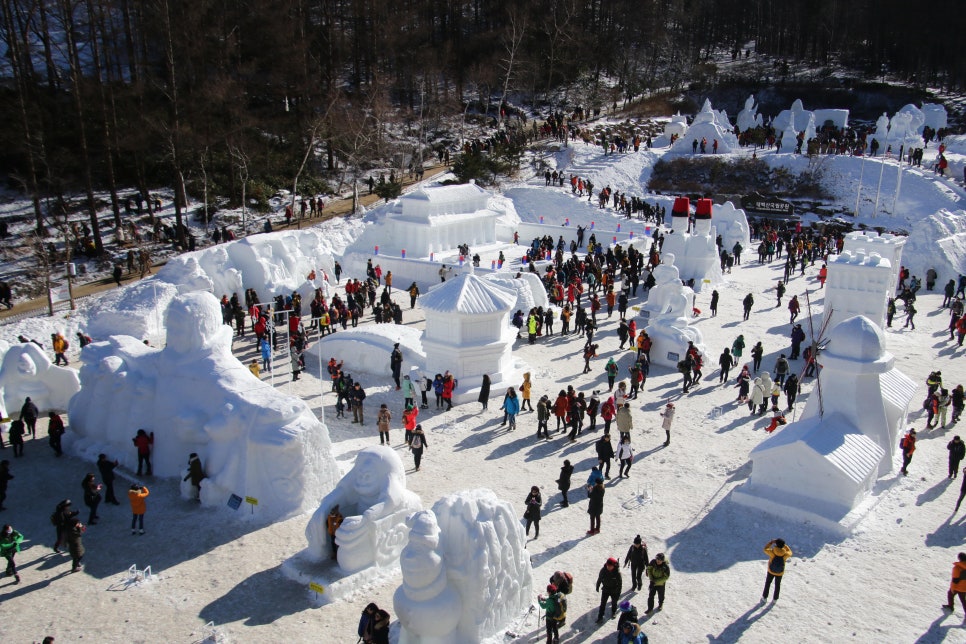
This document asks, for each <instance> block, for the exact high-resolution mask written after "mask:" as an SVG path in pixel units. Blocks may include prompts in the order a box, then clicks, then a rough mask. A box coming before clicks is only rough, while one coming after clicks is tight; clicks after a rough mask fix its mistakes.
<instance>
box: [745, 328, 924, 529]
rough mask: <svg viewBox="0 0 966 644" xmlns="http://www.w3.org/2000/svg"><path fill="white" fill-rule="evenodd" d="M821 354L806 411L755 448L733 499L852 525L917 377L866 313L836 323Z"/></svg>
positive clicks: (883, 468) (894, 440) (887, 455)
mask: <svg viewBox="0 0 966 644" xmlns="http://www.w3.org/2000/svg"><path fill="white" fill-rule="evenodd" d="M829 338H830V342H829V344H828V349H827V350H826V351H824V352H823V353H822V357H821V362H822V365H823V369H822V371H821V372H820V373H819V382H820V386H821V389H822V391H824V392H825V395H824V396H823V397H822V398H821V400H820V399H819V396H818V392H817V391H813V392H812V393H811V394H810V395H809V397H808V401H807V402H806V404H805V409H804V411H803V412H802V417H801V419H800V420H798V421H797V422H794V423H791V424H790V425H788V426H787V427H785V428H784V429H783V430H781V431H780V432H778V433H777V434H775V435H773V436H771V437H769V438H768V439H766V440H765V441H764V442H762V443H761V444H760V445H759V446H758V447H756V448H755V449H754V450H752V452H751V460H752V464H753V465H752V472H751V477H750V479H749V480H748V482H747V483H746V484H745V485H743V486H742V487H741V488H739V489H737V490H736V491H735V494H734V499H735V501H737V502H739V503H742V504H745V505H750V506H753V507H757V508H760V509H763V510H765V511H768V512H771V513H774V514H778V515H780V516H783V517H786V518H787V517H789V516H791V517H796V518H798V519H801V520H808V521H813V522H815V523H817V524H819V525H823V526H825V527H828V528H831V529H833V530H836V531H838V532H842V531H846V532H847V531H848V529H849V528H850V527H852V526H854V524H855V522H856V521H857V519H858V518H861V517H860V516H856V515H857V514H861V513H860V512H859V511H858V510H857V507H858V506H861V504H862V502H863V501H864V500H865V498H866V496H867V495H868V493H869V491H870V490H871V489H872V486H873V484H874V483H875V481H876V478H877V477H879V476H883V475H886V474H888V473H889V472H890V471H891V469H892V467H893V463H894V459H893V456H894V455H895V450H896V446H897V444H898V439H899V435H900V433H901V431H902V429H903V428H904V426H905V420H906V413H907V410H908V406H909V403H910V401H911V400H912V397H913V395H914V394H915V391H916V384H915V383H914V382H913V381H912V380H910V379H909V378H908V377H907V376H906V375H905V374H903V373H902V372H900V371H899V370H898V369H896V368H895V366H894V365H895V358H894V356H892V355H891V354H889V353H887V352H886V350H885V337H884V335H883V333H882V330H881V329H880V328H879V327H878V326H876V325H875V324H874V323H873V322H871V321H870V320H869V319H867V318H865V317H862V316H855V317H851V318H849V319H847V320H845V321H843V322H841V323H839V324H838V325H837V326H836V327H835V328H834V329H832V331H831V333H830V334H829Z"/></svg>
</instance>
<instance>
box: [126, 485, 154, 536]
mask: <svg viewBox="0 0 966 644" xmlns="http://www.w3.org/2000/svg"><path fill="white" fill-rule="evenodd" d="M148 494H150V492H149V491H148V488H146V487H144V486H143V485H140V484H139V483H135V484H134V485H132V486H131V489H129V490H128V491H127V498H128V500H129V501H130V502H131V515H132V516H131V534H138V531H137V530H135V529H134V528H135V526H136V525H137V524H140V525H138V527H139V528H140V532H141V534H144V513H145V512H146V511H147V505H148V504H147V502H146V501H145V500H144V499H146V498H148Z"/></svg>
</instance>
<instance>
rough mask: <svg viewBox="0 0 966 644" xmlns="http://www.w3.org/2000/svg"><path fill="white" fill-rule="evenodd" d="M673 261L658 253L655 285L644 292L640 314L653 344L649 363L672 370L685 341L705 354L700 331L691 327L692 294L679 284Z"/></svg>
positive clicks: (680, 358)
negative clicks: (659, 257) (645, 296)
mask: <svg viewBox="0 0 966 644" xmlns="http://www.w3.org/2000/svg"><path fill="white" fill-rule="evenodd" d="M665 240H666V238H665ZM674 262H675V257H674V254H673V253H667V252H664V253H662V254H661V263H660V265H658V266H656V267H654V271H653V275H654V279H655V280H656V281H657V284H656V285H655V286H654V288H652V289H651V290H650V292H649V293H648V296H647V301H646V302H645V303H644V304H643V305H642V306H641V312H640V316H641V317H642V318H644V320H645V322H646V324H647V327H646V328H645V331H647V334H648V335H649V336H650V337H651V341H652V343H653V344H652V345H651V363H652V364H659V365H663V366H665V367H671V368H672V369H674V368H677V364H678V361H679V360H683V359H684V355H685V352H686V351H687V349H688V342H693V343H694V346H695V347H696V348H697V349H698V351H699V352H700V353H701V354H702V355H704V353H705V348H704V344H703V341H702V340H703V338H702V336H701V332H700V331H699V330H698V329H696V328H694V327H692V326H691V319H692V318H693V317H694V308H693V307H692V306H691V302H692V301H693V299H694V291H692V290H691V289H690V288H688V287H687V286H685V285H684V284H682V283H681V275H680V273H679V272H678V269H677V267H676V266H675V265H674Z"/></svg>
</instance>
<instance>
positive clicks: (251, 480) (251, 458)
mask: <svg viewBox="0 0 966 644" xmlns="http://www.w3.org/2000/svg"><path fill="white" fill-rule="evenodd" d="M165 320H166V323H165V328H166V329H167V332H168V335H167V346H166V347H165V348H164V349H156V348H153V347H148V346H145V345H144V344H142V343H141V341H140V340H138V339H137V338H132V337H130V336H112V337H110V338H109V339H108V340H107V341H105V342H96V343H94V344H90V345H88V346H87V347H85V348H84V351H83V352H82V354H81V360H82V361H83V363H84V364H83V366H82V367H81V370H80V378H81V382H82V383H83V384H84V388H83V389H81V391H80V393H79V394H77V395H76V396H74V398H73V399H72V400H71V401H70V406H69V413H70V419H71V428H72V429H73V430H75V432H74V433H76V436H78V438H76V439H75V440H74V444H73V447H74V448H75V449H76V450H77V451H80V452H82V453H85V454H87V455H89V456H91V457H93V456H95V455H96V454H98V453H99V452H104V453H106V454H108V455H109V456H111V457H112V458H119V459H120V460H121V461H122V464H123V465H125V466H126V467H129V468H131V469H133V468H134V466H135V459H136V455H135V452H134V450H133V449H132V447H131V437H132V436H133V434H134V432H135V430H137V429H138V428H144V429H147V430H149V431H154V433H155V442H154V448H153V449H154V454H153V458H152V461H153V466H154V474H155V475H160V476H180V475H182V473H183V469H184V464H185V462H186V461H187V456H188V454H190V453H191V452H196V453H197V454H198V455H199V457H200V458H201V459H202V461H203V462H204V463H205V469H206V474H207V475H208V478H207V479H206V481H205V484H204V486H202V493H201V501H202V503H203V504H205V505H209V506H212V505H216V506H221V505H223V504H224V503H225V500H226V499H227V498H228V497H229V495H230V494H232V493H234V494H237V495H239V496H251V497H254V498H256V499H258V502H259V503H258V516H259V517H260V518H263V519H268V520H273V519H278V518H282V517H285V516H288V515H290V514H293V513H297V512H304V511H306V510H307V509H308V508H309V507H310V505H309V504H311V503H313V502H314V500H315V499H318V498H319V496H321V495H322V493H323V492H324V491H325V490H327V489H330V488H331V487H332V486H333V485H335V481H336V477H337V473H338V466H337V465H336V463H335V460H334V459H333V458H332V455H331V446H330V443H329V436H328V430H327V429H326V427H325V426H324V425H322V424H321V423H320V422H319V421H318V420H317V419H316V418H315V416H314V415H313V414H312V412H311V411H310V409H309V408H308V406H307V405H306V404H305V403H304V402H302V401H301V400H299V399H298V398H294V397H290V396H285V395H282V394H280V393H279V392H278V391H276V390H275V389H273V388H272V387H271V386H270V385H269V384H267V383H263V382H261V381H260V380H258V379H257V378H255V377H254V376H252V374H251V372H250V371H249V370H248V369H247V367H245V366H244V365H243V364H242V363H241V362H239V361H238V360H237V359H236V358H235V357H234V356H233V355H232V354H231V334H232V332H231V329H230V328H229V327H227V326H225V325H224V324H222V321H221V307H220V305H219V303H218V300H216V299H215V298H214V296H212V295H211V294H210V293H189V294H186V295H179V296H178V297H176V298H175V299H174V300H172V302H171V304H170V306H169V307H168V310H167V312H166V315H165ZM105 401H110V405H107V404H105ZM69 435H70V434H69Z"/></svg>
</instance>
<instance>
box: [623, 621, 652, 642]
mask: <svg viewBox="0 0 966 644" xmlns="http://www.w3.org/2000/svg"><path fill="white" fill-rule="evenodd" d="M617 644H647V635H645V634H644V633H643V632H642V631H641V627H640V625H639V624H637V623H636V622H631V621H626V622H624V623H623V624H622V625H621V626H620V628H618V629H617Z"/></svg>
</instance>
